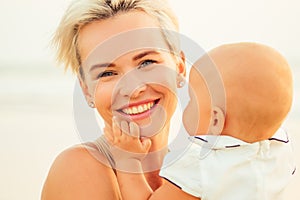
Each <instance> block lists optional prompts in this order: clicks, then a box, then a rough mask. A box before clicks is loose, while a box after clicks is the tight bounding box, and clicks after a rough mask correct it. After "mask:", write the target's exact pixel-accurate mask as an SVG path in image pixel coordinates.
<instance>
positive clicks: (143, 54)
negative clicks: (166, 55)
mask: <svg viewBox="0 0 300 200" xmlns="http://www.w3.org/2000/svg"><path fill="white" fill-rule="evenodd" d="M151 54H155V55H157V54H159V52H158V51H155V50H151V51H145V52H142V53H140V54H138V55H136V56H134V57H133V59H132V60H133V61H137V60H140V59H142V58H143V57H145V56H147V55H151ZM115 66H116V65H115V64H114V63H102V64H95V65H93V66H92V67H91V68H90V70H89V72H91V71H93V70H95V69H96V68H106V67H115Z"/></svg>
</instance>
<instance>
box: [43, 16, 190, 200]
mask: <svg viewBox="0 0 300 200" xmlns="http://www.w3.org/2000/svg"><path fill="white" fill-rule="evenodd" d="M158 24H159V23H158V22H157V21H155V20H154V19H153V18H152V17H151V16H149V15H147V14H146V13H144V12H140V11H138V12H129V13H121V14H119V15H117V16H115V17H113V18H109V19H106V20H102V21H95V22H92V23H89V24H88V25H86V26H85V27H83V28H82V30H81V31H80V34H79V38H78V41H79V51H80V55H81V59H82V62H83V63H84V62H85V61H86V59H87V58H88V56H89V54H90V53H91V52H92V51H93V50H94V49H95V48H96V47H97V46H98V45H99V44H101V43H102V42H103V41H106V40H107V39H108V38H110V37H112V36H114V35H117V34H119V33H121V32H128V31H130V30H134V29H140V28H149V27H158ZM103 30H105V31H103ZM155 37H156V36H155ZM147 38H150V37H148V36H147ZM160 40H163V39H162V38H160ZM154 41H158V39H157V38H154ZM139 51H141V50H139ZM136 53H140V52H132V53H129V54H128V55H125V56H123V57H120V58H119V59H118V60H116V61H115V63H114V67H112V68H110V70H113V71H114V73H112V74H113V75H114V74H118V76H115V77H112V78H109V80H107V79H108V78H107V77H105V80H103V79H101V80H99V81H100V82H101V83H103V84H101V85H100V86H99V87H96V86H97V84H95V83H97V81H98V80H92V79H90V78H89V77H90V76H86V77H85V80H82V79H81V78H79V79H80V83H81V87H82V90H83V92H84V95H85V98H86V100H87V102H90V101H91V99H92V98H94V97H95V96H96V98H97V95H99V98H98V99H97V101H96V102H95V104H96V108H97V110H98V111H99V113H100V114H101V117H102V118H103V119H104V121H105V127H106V128H107V130H108V132H112V131H111V127H112V122H111V119H112V105H111V104H112V103H111V102H113V101H112V96H113V95H112V91H113V89H114V87H115V83H117V82H118V80H117V78H116V77H118V78H120V77H122V76H120V74H126V73H127V72H129V71H132V70H133V69H134V68H136V66H139V65H142V66H143V67H144V66H145V67H146V66H148V63H149V62H148V60H155V63H154V64H156V63H159V64H163V65H166V66H171V67H172V68H174V70H179V71H180V72H183V71H184V68H185V66H184V61H183V60H179V61H178V60H176V61H175V59H174V58H173V57H172V56H171V55H170V54H169V53H166V52H159V53H156V54H151V55H150V54H149V55H146V56H145V57H143V60H142V59H140V60H136V59H133V58H134V57H136ZM146 59H147V60H146ZM145 60H146V61H145ZM140 63H142V64H140ZM83 71H84V73H86V74H87V73H88V71H89V68H87V67H85V66H83ZM162 77H163V78H164V79H163V81H165V80H166V78H165V77H166V76H163V75H162ZM168 77H170V76H168ZM138 78H139V77H138ZM173 79H174V80H173ZM173 79H171V81H170V84H171V85H172V87H173V88H176V77H175V76H174V78H173ZM111 80H114V82H113V81H111ZM135 80H136V81H139V80H137V79H135ZM122 86H123V88H121V89H120V91H121V92H122V94H118V95H119V96H118V98H115V99H117V100H120V99H121V98H120V97H122V98H123V97H124V96H128V94H126V92H131V91H127V90H126V89H128V87H127V85H126V84H123V85H122ZM95 89H96V92H95ZM94 92H95V93H96V95H94ZM134 94H135V95H134V97H132V99H130V102H131V101H132V102H135V103H136V102H141V101H142V100H145V99H146V98H149V99H153V98H154V96H155V98H156V96H159V98H160V106H161V107H163V108H164V109H165V111H166V113H167V119H166V123H165V124H164V127H163V128H162V129H161V130H160V132H159V133H157V134H156V135H155V136H154V137H152V138H151V148H150V150H149V151H157V150H160V149H163V148H165V147H166V146H167V140H168V134H169V126H170V121H169V119H170V118H171V116H172V114H173V112H174V110H175V107H176V100H175V96H174V94H173V93H172V92H170V91H169V90H168V88H158V86H157V85H150V84H145V85H143V87H140V88H139V89H138V90H136V91H135V93H134ZM120 95H123V96H120ZM146 95H147V96H146ZM127 102H128V101H127ZM170 102H174V103H173V104H172V103H170ZM141 121H142V120H141ZM144 121H149V120H147V119H146V120H144ZM139 123H143V121H142V122H139ZM98 154H99V155H98V156H99V157H103V155H102V154H101V153H98ZM164 155H165V153H161V154H159V155H158V156H157V157H155V158H153V159H152V160H151V161H153V162H155V163H156V165H157V167H156V169H157V170H153V171H148V172H147V173H145V174H144V177H145V180H146V181H147V183H148V184H149V187H150V188H151V190H153V191H154V190H156V189H157V188H159V187H160V186H161V185H162V184H163V180H162V179H161V177H159V175H158V173H159V169H160V165H161V163H162V161H163V157H164ZM105 159H106V158H103V159H102V160H105ZM153 162H151V163H153ZM147 165H148V164H147V163H145V164H144V166H145V167H146V166H147ZM83 186H84V187H83ZM135 190H136V189H134V191H135ZM42 199H43V200H60V199H61V200H67V199H72V200H86V199H89V200H98V199H106V200H109V199H112V200H113V199H114V200H115V199H121V194H120V190H119V183H118V181H117V177H116V174H115V173H114V171H113V169H112V168H110V167H107V165H105V164H103V163H101V162H99V161H98V159H97V158H95V157H94V155H92V154H91V153H90V152H89V151H87V150H86V148H85V147H83V146H81V145H79V146H76V147H73V148H70V149H67V150H66V151H64V152H62V153H61V154H60V155H59V156H58V157H57V158H56V160H55V161H54V163H53V165H52V167H51V169H50V172H49V174H48V177H47V179H46V182H45V185H44V187H43V192H42Z"/></svg>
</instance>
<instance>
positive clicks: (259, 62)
mask: <svg viewBox="0 0 300 200" xmlns="http://www.w3.org/2000/svg"><path fill="white" fill-rule="evenodd" d="M208 55H209V56H210V57H208V56H205V57H203V58H202V59H200V60H199V62H198V63H196V65H195V68H196V69H197V68H198V67H201V66H202V67H203V65H204V66H206V67H207V66H208V65H209V63H211V61H210V59H212V60H213V61H214V63H215V64H216V65H217V68H218V69H219V71H220V73H221V76H222V78H223V81H224V87H225V90H226V95H227V96H226V106H227V112H226V115H225V114H224V113H223V111H222V109H224V108H220V107H218V106H217V105H213V106H212V108H211V114H210V115H202V116H201V117H202V118H201V119H202V120H203V117H204V118H205V119H204V121H210V122H211V123H210V125H209V127H208V129H209V130H210V132H209V133H212V134H216V135H218V134H221V135H229V136H232V137H235V138H238V139H240V140H243V141H245V142H249V143H253V142H257V141H262V140H267V139H269V138H270V137H272V136H273V135H274V133H275V132H276V130H277V129H278V128H279V127H280V125H281V123H282V122H283V120H284V118H285V117H286V115H287V113H288V111H289V109H290V107H291V102H292V76H291V71H290V67H289V65H288V64H287V62H286V61H285V59H284V58H283V57H282V56H281V55H280V54H279V53H277V52H276V51H275V50H274V49H271V48H270V47H266V46H264V45H260V44H253V43H238V44H232V45H224V46H221V47H218V48H216V49H213V50H212V51H211V52H209V54H208ZM198 69H199V68H198ZM205 78H213V77H205ZM189 81H190V85H191V88H192V90H194V92H195V93H196V94H195V95H194V96H193V97H191V99H192V98H195V97H196V99H192V100H194V101H195V102H197V101H199V100H200V99H201V101H199V102H198V105H201V106H210V104H209V103H208V102H209V101H203V98H209V96H208V95H207V94H208V93H207V92H204V91H205V90H207V88H206V87H200V86H201V85H203V84H204V81H203V77H201V75H199V73H198V71H197V70H192V71H191V74H190V80H189ZM199 88H201V89H202V90H199ZM210 89H212V88H210ZM215 89H217V88H215ZM205 94H206V96H205ZM192 100H191V101H192ZM203 102H206V103H207V104H206V105H205V103H203ZM187 107H188V109H189V110H190V111H191V112H186V111H185V112H184V116H183V118H189V120H192V119H194V118H195V117H192V116H193V114H194V112H195V109H196V107H195V104H193V103H190V104H189V105H188V106H187ZM186 109H187V108H186ZM204 113H205V112H204ZM198 118H200V116H198ZM206 118H209V119H210V120H207V119H206ZM194 120H195V121H194V123H199V119H194ZM115 123H121V124H122V125H120V126H115V129H114V131H113V132H114V134H113V135H110V136H109V140H110V142H111V143H112V144H113V145H115V146H117V147H118V148H121V149H123V150H126V151H130V152H135V153H138V154H136V155H135V154H129V157H126V160H127V161H128V162H130V163H131V165H132V166H135V167H136V171H137V172H140V173H137V174H133V173H126V172H123V171H118V181H119V182H121V183H123V184H122V187H120V190H121V193H122V196H123V197H124V199H125V200H130V199H152V200H154V199H199V197H194V196H191V195H190V194H187V193H185V192H184V191H182V190H181V189H180V188H178V187H176V186H175V185H174V184H172V183H170V182H166V183H165V184H163V185H162V186H161V187H160V188H159V189H157V190H156V191H153V190H151V188H150V187H149V185H148V184H147V182H146V181H145V178H144V175H143V169H142V167H141V165H140V162H141V160H142V159H143V156H141V155H143V154H146V153H147V151H148V148H149V145H150V141H149V140H148V139H146V138H141V137H140V134H139V128H138V127H137V125H136V124H134V123H133V122H130V123H129V124H128V123H127V122H115ZM202 126H203V125H201V124H200V125H199V124H198V127H197V129H195V127H193V128H194V129H193V128H192V129H189V134H191V135H194V134H196V135H203V134H206V133H205V132H203V130H207V127H206V128H205V129H203V127H202ZM241 133H242V134H241ZM115 153H116V154H118V153H119V152H115ZM130 156H131V157H130ZM117 162H120V164H122V163H123V160H122V158H120V159H119V160H118V161H117ZM127 164H128V163H127ZM182 170H184V169H182ZM175 184H176V183H175ZM216 184H217V183H216ZM133 188H139V189H138V190H135V191H134V192H132V191H133Z"/></svg>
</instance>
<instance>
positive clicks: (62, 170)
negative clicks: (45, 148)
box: [42, 145, 119, 200]
mask: <svg viewBox="0 0 300 200" xmlns="http://www.w3.org/2000/svg"><path fill="white" fill-rule="evenodd" d="M101 161H106V163H105V162H101ZM115 195H117V196H118V195H119V189H118V184H117V179H116V176H115V173H114V171H113V170H112V168H111V167H110V166H109V165H108V162H107V159H105V156H104V155H103V154H102V153H101V152H99V151H97V150H96V149H95V148H92V147H90V146H87V145H76V146H73V147H71V148H68V149H66V150H64V151H63V152H62V153H60V154H59V155H58V156H57V158H56V159H55V161H54V162H53V164H52V166H51V168H50V171H49V174H48V177H47V179H46V182H45V185H44V188H43V192H42V199H43V200H49V199H50V200H51V199H55V200H59V199H75V200H76V199H77V200H79V199H99V198H101V199H102V198H103V197H105V199H118V198H117V197H116V196H115Z"/></svg>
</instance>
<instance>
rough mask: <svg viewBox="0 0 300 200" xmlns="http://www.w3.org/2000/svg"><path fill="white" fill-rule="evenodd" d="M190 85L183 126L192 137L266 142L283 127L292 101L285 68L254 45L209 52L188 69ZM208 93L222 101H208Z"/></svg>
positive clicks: (269, 52)
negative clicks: (216, 136)
mask: <svg viewBox="0 0 300 200" xmlns="http://www.w3.org/2000/svg"><path fill="white" fill-rule="evenodd" d="M213 67H214V68H217V70H218V71H219V75H220V76H221V78H222V80H223V85H224V89H225V94H224V89H223V88H219V86H218V87H216V86H214V81H215V80H216V79H217V77H218V76H217V75H216V73H212V72H211V73H210V71H211V69H213ZM207 82H209V83H210V84H208V85H207V84H206V83H207ZM211 83H212V84H211ZM189 84H190V98H191V100H190V103H189V105H188V106H187V108H186V109H185V111H184V116H183V121H184V124H185V127H186V128H187V130H188V132H189V133H190V134H191V135H192V134H196V135H200V134H207V133H208V134H222V135H230V136H233V137H236V138H239V139H241V140H244V141H246V142H256V141H260V140H264V139H268V138H270V137H271V136H272V135H273V134H274V133H275V132H276V130H277V129H278V128H279V127H280V126H281V124H282V122H283V120H284V119H285V117H286V116H287V114H288V112H289V110H290V108H291V104H292V98H293V86H292V85H293V83H292V74H291V70H290V67H289V65H288V63H287V62H286V60H285V59H284V57H283V56H282V55H280V54H279V53H278V52H277V51H275V50H274V49H272V48H270V47H268V46H265V45H262V44H257V43H235V44H227V45H222V46H220V47H217V48H215V49H213V50H211V51H210V52H209V53H208V54H206V55H204V56H203V57H201V59H200V60H199V61H197V63H195V65H194V66H193V67H192V69H191V72H190V80H189ZM211 93H214V96H218V93H219V94H220V95H219V96H220V97H222V95H223V96H224V95H225V97H226V98H225V99H226V102H218V101H216V100H214V101H211V98H210V94H211ZM214 98H215V97H214ZM218 99H222V98H218ZM223 99H224V98H223ZM225 109H226V110H225Z"/></svg>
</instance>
